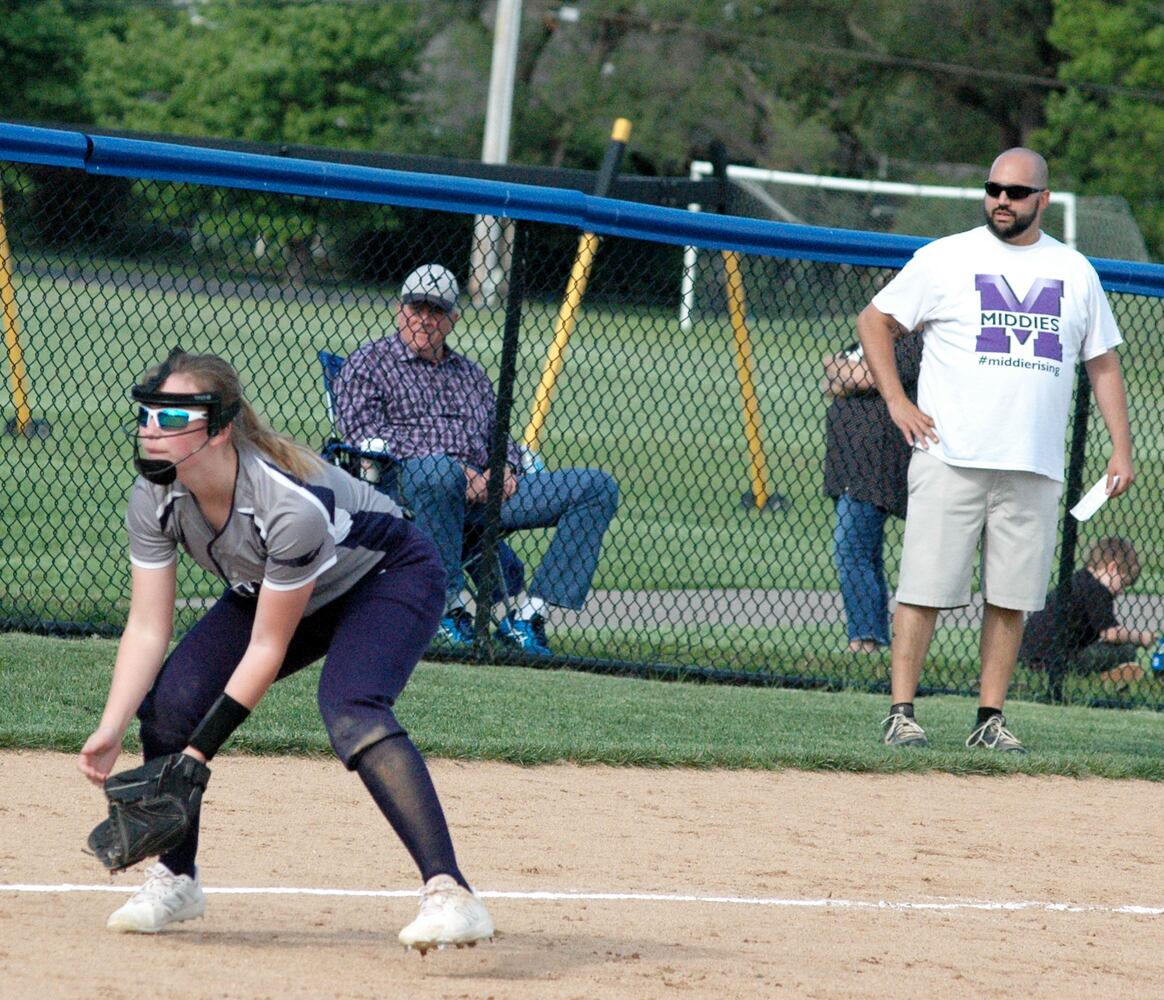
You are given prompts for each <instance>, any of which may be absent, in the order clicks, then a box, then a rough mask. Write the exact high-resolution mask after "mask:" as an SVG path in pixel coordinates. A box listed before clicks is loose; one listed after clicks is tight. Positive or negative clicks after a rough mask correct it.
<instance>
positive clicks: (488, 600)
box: [474, 222, 528, 652]
mask: <svg viewBox="0 0 1164 1000" xmlns="http://www.w3.org/2000/svg"><path fill="white" fill-rule="evenodd" d="M513 233H514V238H513V248H512V250H513V263H512V265H511V267H510V271H509V294H508V296H507V297H506V303H505V327H504V333H503V335H502V340H501V372H500V374H499V375H498V379H497V412H496V414H495V415H494V420H493V440H492V441H490V443H489V482H488V484H487V485H486V490H485V526H484V529H483V531H482V536H481V574H480V577H479V578H478V581H477V608H476V614H475V615H474V625H475V626H476V632H477V640H476V642H477V648H478V650H479V651H482V652H487V651H488V650H489V648H490V645H491V644H490V639H489V630H490V625H491V624H492V622H491V618H492V615H491V612H492V603H493V591H494V589H495V588H496V586H497V580H498V565H497V546H498V542H499V540H500V537H501V502H502V496H501V490H502V487H503V486H504V485H505V465H506V456H507V452H508V446H509V422H510V417H511V415H512V411H513V383H514V381H515V379H516V377H517V348H518V341H519V340H520V335H521V308H522V301H523V297H524V295H525V265H526V260H525V257H526V253H525V251H526V242H527V239H528V235H527V234H528V227H527V226H526V225H525V224H523V223H516V222H515V223H514V224H513Z"/></svg>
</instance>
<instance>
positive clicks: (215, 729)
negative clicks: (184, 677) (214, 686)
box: [187, 691, 251, 760]
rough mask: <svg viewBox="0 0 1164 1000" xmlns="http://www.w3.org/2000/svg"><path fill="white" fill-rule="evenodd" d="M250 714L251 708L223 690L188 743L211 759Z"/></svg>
mask: <svg viewBox="0 0 1164 1000" xmlns="http://www.w3.org/2000/svg"><path fill="white" fill-rule="evenodd" d="M250 714H251V710H250V709H249V708H247V707H246V706H245V705H241V704H239V703H238V702H237V701H235V700H234V699H233V698H232V697H231V696H230V695H228V694H227V693H226V692H225V691H223V692H222V694H220V695H219V696H218V700H217V701H216V702H215V703H214V704H213V705H211V706H210V711H209V712H207V713H206V715H204V716H203V717H202V721H201V722H200V723H198V728H197V729H195V730H194V733H193V735H192V736H191V737H190V739H189V740H188V741H187V745H188V746H192V747H193V748H194V749H195V750H197V751H198V752H199V753H201V754H202V756H203V757H205V758H206V759H207V760H210V758H211V757H213V756H214V755H215V754H216V753H218V750H219V748H220V747H221V746H222V744H223V743H225V742H226V741H227V740H228V739H229V738H230V734H231V733H233V732H234V731H235V730H236V729H238V727H239V726H241V725H242V724H243V722H244V721H245V720H246V717H247V716H248V715H250Z"/></svg>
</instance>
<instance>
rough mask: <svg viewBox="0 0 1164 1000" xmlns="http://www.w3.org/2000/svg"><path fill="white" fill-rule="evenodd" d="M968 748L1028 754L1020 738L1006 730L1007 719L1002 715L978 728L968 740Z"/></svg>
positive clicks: (988, 720) (992, 717)
mask: <svg viewBox="0 0 1164 1000" xmlns="http://www.w3.org/2000/svg"><path fill="white" fill-rule="evenodd" d="M966 746H968V747H982V748H983V749H986V750H998V751H999V752H1000V753H1026V752H1027V748H1026V747H1024V746H1023V745H1022V742H1021V741H1020V740H1019V738H1018V737H1017V736H1015V734H1014V733H1012V732H1011V731H1010V730H1009V729H1007V728H1006V719H1005V718H1004V717H1003V716H1001V715H992V716H991V717H990V718H989V719H987V720H986V721H985V722H984V723H982V725H980V726H976V727H975V729H974V732H972V733H971V734H970V735H969V737H968V738H967V739H966Z"/></svg>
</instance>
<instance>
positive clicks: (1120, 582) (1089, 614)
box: [1019, 535, 1156, 682]
mask: <svg viewBox="0 0 1164 1000" xmlns="http://www.w3.org/2000/svg"><path fill="white" fill-rule="evenodd" d="M1139 575H1140V560H1139V557H1138V556H1137V555H1136V550H1135V547H1134V546H1133V545H1132V543H1131V542H1129V541H1128V540H1127V539H1126V538H1120V537H1119V536H1117V535H1112V536H1109V537H1108V538H1101V539H1100V540H1099V541H1098V542H1096V543H1095V544H1094V545H1093V546H1092V547H1091V552H1090V553H1088V557H1087V565H1086V566H1085V567H1084V568H1083V569H1080V570H1077V571H1076V572H1075V574H1074V576H1072V577H1071V590H1070V593H1069V595H1068V597H1067V608H1066V615H1065V616H1064V620H1063V622H1062V623H1061V622H1060V618H1059V605H1060V603H1061V602H1060V597H1059V591H1058V590H1057V589H1056V590H1052V591H1051V592H1050V593H1049V594H1048V595H1047V603H1046V605H1045V606H1044V607H1043V610H1042V611H1036V612H1035V613H1034V614H1033V615H1031V617H1030V618H1029V619H1027V624H1026V629H1025V630H1024V632H1023V639H1022V646H1021V647H1020V649H1019V659H1020V660H1022V661H1023V662H1024V663H1025V664H1026V665H1027V666H1028V667H1030V668H1031V669H1032V670H1046V669H1047V668H1048V667H1050V665H1051V664H1053V663H1056V662H1062V663H1064V664H1065V665H1066V667H1067V670H1068V671H1069V672H1070V673H1073V674H1099V675H1100V677H1102V678H1103V679H1104V680H1109V681H1117V682H1124V681H1130V680H1136V679H1137V678H1140V677H1143V676H1144V669H1143V667H1141V666H1140V665H1139V663H1138V662H1136V660H1137V656H1136V654H1137V650H1138V648H1141V647H1150V646H1154V645H1155V644H1156V635H1155V633H1154V632H1149V631H1146V630H1144V629H1136V628H1129V627H1128V626H1127V625H1124V624H1122V623H1121V622H1120V621H1119V620H1118V619H1117V618H1116V614H1115V599H1116V596H1117V595H1118V594H1121V593H1123V591H1124V590H1125V589H1126V588H1127V587H1130V586H1131V585H1132V584H1133V583H1135V582H1136V578H1137V577H1138V576H1139ZM1061 625H1065V628H1064V627H1061Z"/></svg>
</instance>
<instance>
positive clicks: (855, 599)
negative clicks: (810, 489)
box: [833, 493, 889, 646]
mask: <svg viewBox="0 0 1164 1000" xmlns="http://www.w3.org/2000/svg"><path fill="white" fill-rule="evenodd" d="M836 503H837V508H836V517H837V519H836V527H835V529H834V531H833V558H834V560H835V562H836V566H837V575H838V576H839V577H840V579H841V597H842V598H843V600H844V602H845V617H846V618H847V620H848V621H847V625H848V631H849V641H850V642H855V641H859V640H862V639H872V640H873V641H874V642H877V643H880V644H881V645H882V646H888V645H889V588H888V586H887V585H886V582H885V561H884V558H883V556H882V547H883V543H884V540H885V519H886V517H888V514H887V513H886V512H885V511H883V510H880V509H879V508H877V507H875V506H874V505H873V504H871V503H865V502H864V501H862V500H854V499H853V498H852V497H850V496H849V494H848V493H842V494H841V495H840V496H839V497H838V498H837V502H836Z"/></svg>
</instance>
